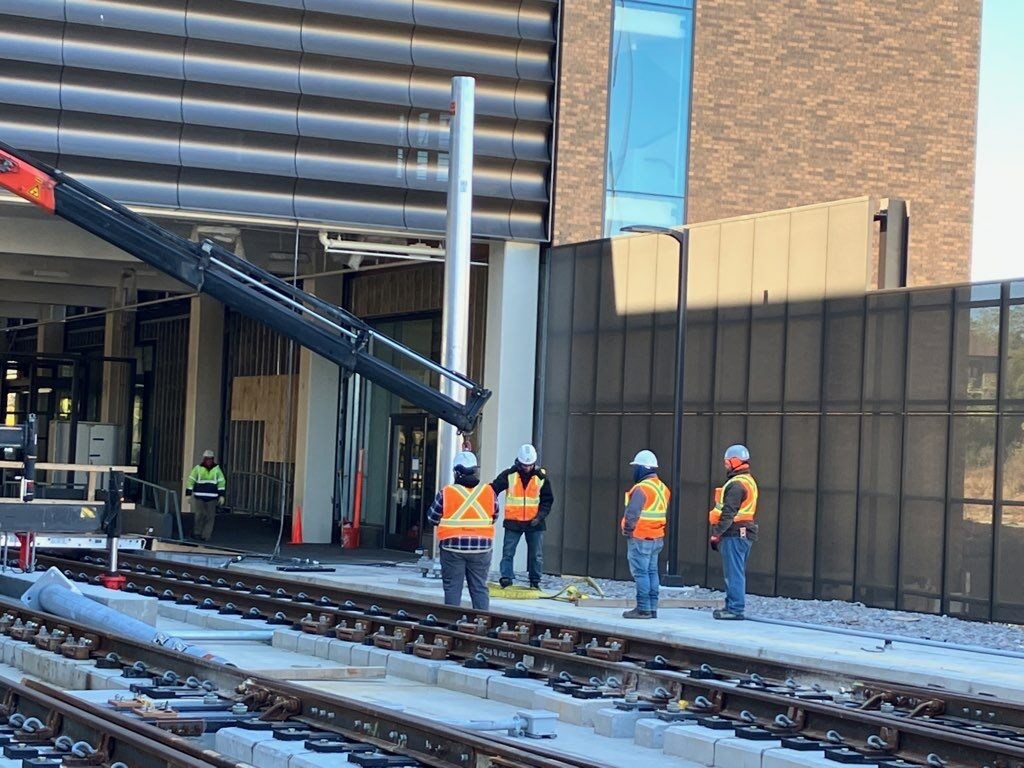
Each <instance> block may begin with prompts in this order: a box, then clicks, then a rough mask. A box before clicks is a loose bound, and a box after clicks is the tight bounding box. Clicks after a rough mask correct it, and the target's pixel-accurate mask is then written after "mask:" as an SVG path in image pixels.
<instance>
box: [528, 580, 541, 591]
mask: <svg viewBox="0 0 1024 768" xmlns="http://www.w3.org/2000/svg"><path fill="white" fill-rule="evenodd" d="M530 589H536V590H539V589H540V582H539V581H531V582H530Z"/></svg>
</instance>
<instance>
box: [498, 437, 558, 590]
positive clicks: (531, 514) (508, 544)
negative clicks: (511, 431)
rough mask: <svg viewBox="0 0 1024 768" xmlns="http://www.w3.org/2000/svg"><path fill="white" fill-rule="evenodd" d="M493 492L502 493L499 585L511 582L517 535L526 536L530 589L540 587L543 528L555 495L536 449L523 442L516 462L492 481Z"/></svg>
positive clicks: (517, 544) (505, 585)
mask: <svg viewBox="0 0 1024 768" xmlns="http://www.w3.org/2000/svg"><path fill="white" fill-rule="evenodd" d="M491 487H492V488H494V492H495V493H496V494H501V493H502V492H504V493H505V506H504V515H503V518H502V527H503V528H504V534H505V536H504V539H503V541H502V548H501V566H500V568H501V580H500V581H499V583H500V584H501V587H502V589H504V588H506V587H510V586H511V585H512V579H513V578H514V576H515V574H514V572H513V564H514V560H515V555H516V548H517V547H518V546H519V539H520V538H521V537H525V538H526V569H527V573H528V574H529V577H530V587H531V589H540V577H541V569H542V568H543V561H542V557H543V549H544V530H545V528H546V527H547V526H546V522H545V521H546V520H547V517H548V515H549V514H550V513H551V506H552V504H554V501H555V495H554V493H552V491H551V481H550V480H549V479H548V474H547V472H545V471H544V470H543V469H542V468H541V467H538V466H537V449H536V448H534V447H533V446H532V445H529V444H526V445H523V446H521V447H520V448H519V453H518V454H516V460H515V463H513V464H512V466H511V467H509V468H508V469H506V470H505V471H503V472H502V473H501V474H499V475H498V476H497V477H496V478H494V480H493V481H492V482H491Z"/></svg>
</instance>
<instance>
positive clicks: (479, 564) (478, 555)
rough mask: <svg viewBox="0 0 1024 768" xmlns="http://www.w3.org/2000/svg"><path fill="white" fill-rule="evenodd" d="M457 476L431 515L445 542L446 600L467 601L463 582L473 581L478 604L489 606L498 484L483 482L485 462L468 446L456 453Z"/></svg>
mask: <svg viewBox="0 0 1024 768" xmlns="http://www.w3.org/2000/svg"><path fill="white" fill-rule="evenodd" d="M454 463H455V466H454V475H455V482H454V483H452V484H451V485H446V486H445V487H444V488H442V489H441V490H440V491H438V492H437V496H435V497H434V503H433V504H431V505H430V509H429V511H428V512H427V520H429V521H430V523H431V525H435V526H437V532H436V534H435V535H436V536H437V540H438V541H439V542H440V554H441V582H442V584H443V586H444V604H445V605H459V604H460V603H461V602H462V585H463V583H465V584H466V585H467V586H468V587H469V597H470V600H472V602H473V607H474V608H475V609H477V610H481V611H486V610H487V609H488V607H490V595H489V593H488V591H487V574H488V572H489V571H490V569H491V550H492V548H493V547H494V523H495V520H496V519H497V517H498V512H497V507H496V505H495V495H494V489H493V488H492V487H491V484H490V483H482V482H480V465H479V463H477V460H476V456H475V455H474V454H472V453H470V452H469V451H460V452H459V453H457V454H456V455H455V462H454Z"/></svg>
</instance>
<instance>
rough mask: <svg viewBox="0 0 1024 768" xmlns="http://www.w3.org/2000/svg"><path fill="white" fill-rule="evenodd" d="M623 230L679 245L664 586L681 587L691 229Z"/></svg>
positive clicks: (637, 226)
mask: <svg viewBox="0 0 1024 768" xmlns="http://www.w3.org/2000/svg"><path fill="white" fill-rule="evenodd" d="M622 231H623V232H635V233H637V234H646V235H667V236H668V237H671V238H672V239H673V240H675V241H676V243H677V244H678V245H679V288H678V291H679V297H678V300H677V303H676V366H675V371H674V380H673V382H672V416H673V418H672V468H671V471H670V475H669V484H670V489H671V491H672V497H671V498H672V500H671V501H670V502H669V516H670V518H671V524H670V525H669V526H668V542H667V543H668V552H669V555H668V557H666V558H665V560H666V563H665V566H666V573H665V577H664V579H663V582H664V584H665V586H667V587H677V586H682V584H683V580H682V578H680V576H679V575H678V573H677V570H678V569H677V567H676V563H677V560H678V558H679V552H678V546H679V525H680V522H681V520H682V514H681V511H680V499H681V498H682V492H681V488H680V486H681V484H682V465H681V461H682V453H683V369H684V368H685V365H686V287H687V279H688V272H689V267H690V231H689V230H687V229H683V230H678V229H671V228H670V227H657V226H651V225H647V224H634V225H631V226H628V227H623V228H622Z"/></svg>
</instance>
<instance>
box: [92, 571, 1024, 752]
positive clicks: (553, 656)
mask: <svg viewBox="0 0 1024 768" xmlns="http://www.w3.org/2000/svg"><path fill="white" fill-rule="evenodd" d="M78 565H82V566H86V565H88V566H90V567H89V569H90V570H92V569H93V568H96V569H99V566H93V565H91V564H82V563H78ZM179 575H184V574H179ZM132 576H133V578H138V579H139V580H140V581H150V583H154V582H153V581H152V580H155V583H159V584H162V585H167V584H173V585H174V586H175V588H176V589H178V591H179V592H182V593H184V592H185V591H186V590H191V591H193V592H196V593H199V594H213V595H216V596H217V597H219V598H220V599H221V600H225V598H230V599H232V600H236V601H238V602H237V603H236V604H237V605H243V604H244V605H249V604H250V602H246V601H251V603H252V604H253V605H260V606H261V608H260V610H261V611H262V610H269V609H270V608H274V607H276V608H278V609H279V610H280V609H282V608H284V609H286V611H287V613H286V614H285V615H286V616H287V614H290V615H291V616H292V617H295V616H296V615H298V613H299V612H300V611H306V610H308V609H310V608H311V607H313V606H312V605H311V604H309V603H297V602H296V601H294V600H289V599H285V598H282V597H275V596H273V595H263V594H256V595H253V594H248V595H245V594H240V593H238V592H235V591H234V590H231V589H229V588H227V587H217V586H215V585H213V584H201V583H199V582H198V581H183V580H181V579H174V580H168V578H167V577H166V576H165V575H163V574H149V573H138V572H135V573H133V574H132ZM189 578H197V579H198V576H197V575H195V574H190V576H189ZM293 586H295V585H294V584H293ZM319 609H320V607H319V606H316V610H319ZM329 610H334V609H333V608H331V609H329ZM281 612H282V613H285V611H281ZM342 613H348V614H349V615H356V612H345V611H342ZM359 615H362V616H363V617H364V618H365V619H368V620H370V621H372V622H375V625H378V624H379V625H380V626H383V625H384V624H387V625H389V626H390V625H392V624H395V623H398V624H400V625H402V626H405V627H410V626H416V620H410V619H408V618H407V619H404V620H399V619H393V618H391V617H387V616H372V617H371V616H366V615H365V613H360V614H359ZM293 620H294V619H293V618H292V619H288V618H286V619H284V620H282V621H284V623H286V624H292V623H293ZM420 630H422V631H423V632H424V633H430V632H436V633H448V636H449V637H450V636H452V635H453V634H458V635H462V636H463V637H462V639H463V640H465V642H467V643H477V644H478V647H489V648H492V649H500V648H501V647H502V645H501V644H502V643H503V642H505V641H499V640H497V639H495V638H487V637H485V636H479V635H470V634H467V633H458V632H455V631H453V630H448V629H443V628H437V627H423V626H417V627H416V631H420ZM506 645H507V646H511V648H510V649H509V651H508V652H509V654H515V653H519V654H522V656H524V657H525V656H526V655H527V654H534V655H535V656H536V657H540V658H543V659H544V662H543V664H542V665H541V669H546V670H548V672H553V671H554V670H555V669H556V668H557V664H558V663H564V664H565V665H567V666H570V665H572V664H574V663H575V664H584V665H586V666H587V667H589V668H594V666H595V665H596V666H599V667H600V668H601V669H602V670H604V671H605V672H608V673H615V674H617V675H619V676H620V677H621V678H623V679H624V680H625V684H624V685H623V686H622V688H621V689H620V690H609V689H607V688H604V689H597V690H596V691H595V696H601V697H606V698H608V699H609V700H610V701H609V705H612V704H613V703H614V699H615V698H616V697H620V696H621V695H622V694H623V693H625V692H626V691H628V690H629V688H630V686H631V685H632V684H633V683H634V680H639V679H641V676H644V677H651V676H659V678H660V679H661V680H662V681H663V683H665V687H666V688H669V689H670V692H671V695H670V697H669V698H670V699H671V698H673V697H675V698H679V699H683V700H686V701H700V700H701V699H700V698H699V697H703V701H704V702H706V704H705V706H704V708H703V712H702V714H709V713H713V714H716V715H719V716H720V717H723V718H727V719H731V720H742V719H744V718H746V719H752V721H753V722H756V723H758V724H759V725H760V726H761V727H768V728H771V727H772V724H773V723H777V722H778V718H779V716H780V715H781V716H784V717H786V718H789V719H790V721H791V722H792V723H794V725H793V726H792V727H791V728H790V729H789V730H791V731H799V732H800V733H803V734H809V735H811V736H813V737H815V738H819V739H820V738H824V737H825V736H826V734H828V733H829V732H838V733H840V734H841V735H842V737H843V738H844V740H846V741H847V742H848V743H849V744H853V745H861V746H860V748H861V749H864V748H865V747H867V746H868V745H869V744H872V743H874V744H879V743H884V744H886V745H888V746H887V750H888V753H887V754H889V753H891V754H894V755H899V756H901V757H905V758H907V759H910V760H913V759H918V760H920V759H923V758H926V757H927V756H928V755H929V754H940V755H942V756H943V757H944V759H946V760H947V763H948V764H949V765H951V766H952V765H963V766H976V765H982V764H992V765H998V764H999V763H998V762H991V761H993V760H995V761H998V760H1003V761H1004V764H1005V761H1006V760H1018V761H1020V760H1024V738H1022V735H1021V733H1020V732H1019V731H1015V730H1013V728H1012V727H1008V725H1009V724H1008V723H1006V722H1002V721H1001V720H1000V719H999V716H1000V715H1001V716H1003V717H1007V718H1009V719H1015V720H1017V719H1020V717H1021V714H1022V707H1020V706H1017V705H1016V704H1013V703H1011V702H1001V701H997V700H991V699H988V698H982V697H969V696H960V695H955V696H952V697H951V696H947V695H945V692H942V691H937V690H932V689H914V688H905V687H898V686H892V685H890V684H888V683H886V682H882V681H873V682H868V683H864V684H863V685H864V691H865V696H866V697H867V700H865V701H861V702H857V701H840V702H839V703H836V702H834V701H828V702H825V701H820V700H815V699H816V697H815V696H813V695H807V694H808V693H809V692H808V690H807V689H806V688H803V689H801V688H799V687H798V688H795V689H794V688H792V687H790V686H787V685H785V684H782V683H779V682H777V681H765V680H760V679H759V678H758V677H756V676H754V675H741V676H739V677H738V679H737V678H727V677H726V675H723V674H717V675H714V679H701V677H696V678H695V677H693V676H692V675H690V674H686V673H680V672H678V671H674V670H643V669H642V668H640V667H639V666H638V665H635V664H615V663H612V662H602V661H601V660H599V659H585V658H582V657H580V656H578V655H576V654H569V653H559V652H554V651H548V650H545V649H538V648H535V647H532V646H528V645H524V644H515V643H506ZM517 646H518V647H517ZM513 658H514V657H513ZM489 660H495V657H489ZM510 660H511V659H509V660H506V664H505V666H508V663H507V662H508V661H510ZM497 661H499V662H500V661H501V659H497ZM496 666H499V667H500V666H502V665H501V664H500V663H499V664H496ZM629 675H635V678H632V677H629ZM723 678H726V679H723ZM660 704H661V705H662V706H664V705H665V704H666V701H665V700H662V701H661V702H660ZM960 704H967V705H969V706H970V707H974V708H976V709H969V711H968V715H966V716H960V715H958V712H960V710H959V709H957V707H959V705H960ZM886 710H889V711H886ZM975 712H985V713H989V714H991V716H987V715H986V716H982V717H978V716H972V715H974V713H975ZM986 717H987V721H986ZM786 730H787V729H781V733H784V732H785V731H786ZM979 760H980V761H982V762H978V761H979Z"/></svg>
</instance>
